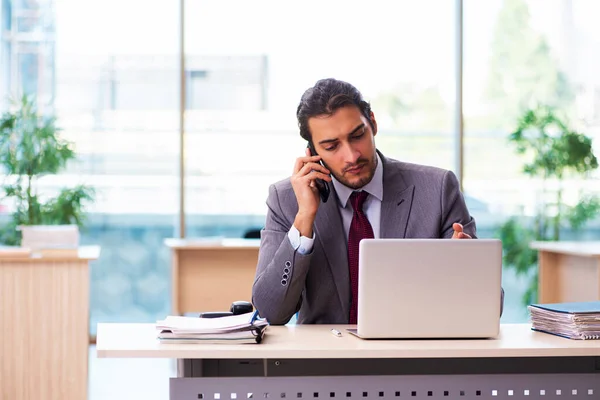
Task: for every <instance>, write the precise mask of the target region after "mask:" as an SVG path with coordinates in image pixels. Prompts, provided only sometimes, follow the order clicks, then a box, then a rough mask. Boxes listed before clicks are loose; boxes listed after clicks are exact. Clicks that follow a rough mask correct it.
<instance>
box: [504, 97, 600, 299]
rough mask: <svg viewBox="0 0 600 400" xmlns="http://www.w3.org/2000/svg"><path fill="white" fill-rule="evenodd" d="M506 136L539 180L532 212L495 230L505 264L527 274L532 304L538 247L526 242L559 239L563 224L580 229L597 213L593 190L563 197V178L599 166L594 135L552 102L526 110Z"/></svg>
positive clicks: (598, 205)
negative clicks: (578, 127)
mask: <svg viewBox="0 0 600 400" xmlns="http://www.w3.org/2000/svg"><path fill="white" fill-rule="evenodd" d="M509 141H510V142H511V143H512V144H513V145H514V146H515V148H516V151H517V153H518V154H520V155H523V157H525V158H526V159H527V162H526V163H525V164H524V166H523V173H524V174H525V175H527V176H530V177H532V178H537V179H541V181H542V193H541V195H540V196H538V198H539V199H540V201H539V202H538V204H536V210H535V215H534V216H533V218H532V217H526V216H524V215H520V216H513V217H511V218H510V219H508V220H507V221H506V222H505V223H504V224H502V226H501V227H500V228H499V232H498V234H499V237H500V239H501V240H502V243H503V247H504V254H503V258H504V265H505V267H507V268H513V269H514V270H515V271H516V274H517V275H518V276H524V277H525V278H526V279H527V280H528V289H527V290H526V292H525V294H524V296H523V299H522V301H523V303H524V304H531V303H532V302H535V301H537V292H538V268H537V252H536V251H535V250H533V249H531V248H530V247H529V244H530V243H531V242H532V241H537V240H554V241H557V240H560V238H561V229H563V228H565V227H570V228H571V229H572V230H578V229H580V228H582V227H583V226H584V225H585V224H586V222H588V221H589V220H590V219H592V218H594V217H595V216H596V215H598V213H599V212H600V201H599V200H598V198H597V197H595V196H592V195H590V194H586V193H579V196H578V199H577V201H576V203H575V204H566V202H565V201H564V198H563V192H564V186H565V185H564V181H565V179H567V178H576V177H578V178H584V177H585V176H586V175H588V174H589V173H590V172H591V171H593V170H595V169H597V168H598V160H597V159H596V156H595V155H594V152H593V149H592V140H591V139H590V138H589V137H588V136H586V135H584V134H582V133H579V132H577V131H575V130H574V129H572V128H570V127H569V126H568V125H567V123H566V122H565V119H564V118H563V117H561V116H560V115H559V113H558V112H557V111H556V110H554V109H553V108H550V107H538V108H535V109H529V110H526V111H525V112H524V113H523V114H522V116H521V117H520V118H519V120H518V124H517V129H516V130H515V131H514V132H513V133H511V134H510V136H509ZM549 183H552V185H549Z"/></svg>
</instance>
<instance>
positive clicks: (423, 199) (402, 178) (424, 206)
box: [252, 153, 475, 325]
mask: <svg viewBox="0 0 600 400" xmlns="http://www.w3.org/2000/svg"><path fill="white" fill-rule="evenodd" d="M380 156H381V159H382V161H383V201H382V204H381V226H380V237H381V238H451V237H452V234H453V229H452V224H453V223H454V222H459V223H461V224H462V225H463V227H464V231H465V232H466V233H468V234H469V235H471V236H472V237H473V238H475V221H474V220H473V218H472V217H471V216H470V215H469V211H468V210H467V207H466V205H465V202H464V199H463V196H462V194H461V193H460V189H459V185H458V180H457V179H456V176H455V175H454V174H453V173H452V172H451V171H446V170H443V169H439V168H434V167H428V166H422V165H416V164H409V163H405V162H400V161H396V160H392V159H388V158H385V157H383V155H382V154H381V153H380ZM330 187H331V190H332V193H331V196H330V198H329V201H328V202H326V203H323V204H321V205H320V206H319V209H318V211H317V215H316V219H315V222H314V232H315V242H314V247H313V251H312V252H311V253H310V254H306V255H302V254H300V253H298V252H297V251H296V250H294V248H293V247H292V245H291V244H290V241H289V239H288V237H287V235H288V232H289V230H290V228H291V227H292V224H293V222H294V218H295V216H296V213H297V211H298V203H297V201H296V197H295V195H294V191H293V189H292V185H291V183H290V180H289V179H285V180H283V181H280V182H277V183H275V184H273V185H271V187H270V188H269V196H268V198H267V206H268V212H267V219H266V224H265V227H264V229H263V230H262V231H261V244H260V251H259V256H258V266H257V270H256V278H255V281H254V285H253V288H252V302H253V303H254V306H255V307H256V309H257V310H258V312H259V314H260V315H261V316H262V317H264V318H266V319H267V320H268V321H269V322H270V323H271V324H274V325H278V324H285V323H287V322H288V321H289V320H290V318H291V317H292V316H293V315H294V314H295V313H296V312H297V311H299V314H298V323H314V324H319V323H320V324H335V323H337V324H347V323H348V321H349V312H350V301H351V289H350V278H349V272H348V256H347V244H346V236H345V233H344V232H343V229H344V228H343V224H342V218H341V216H340V212H339V205H338V198H337V195H336V194H335V191H334V188H333V185H330Z"/></svg>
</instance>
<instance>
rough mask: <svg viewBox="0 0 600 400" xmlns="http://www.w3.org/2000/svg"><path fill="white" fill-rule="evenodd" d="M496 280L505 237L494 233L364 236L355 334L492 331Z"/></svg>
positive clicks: (475, 334) (479, 334)
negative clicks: (485, 236)
mask: <svg viewBox="0 0 600 400" xmlns="http://www.w3.org/2000/svg"><path fill="white" fill-rule="evenodd" d="M501 278H502V243H501V241H500V240H497V239H474V240H451V239H364V240H362V241H361V242H360V251H359V287H358V326H357V328H358V335H359V336H360V337H364V338H485V337H495V336H497V335H498V332H499V328H500V291H501Z"/></svg>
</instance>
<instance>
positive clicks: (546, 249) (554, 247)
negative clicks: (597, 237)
mask: <svg viewBox="0 0 600 400" xmlns="http://www.w3.org/2000/svg"><path fill="white" fill-rule="evenodd" d="M530 246H531V248H532V249H536V250H537V251H538V263H539V277H538V279H539V281H538V287H539V295H538V301H539V302H540V303H561V302H569V301H593V300H600V242H563V241H558V242H532V243H531V245H530Z"/></svg>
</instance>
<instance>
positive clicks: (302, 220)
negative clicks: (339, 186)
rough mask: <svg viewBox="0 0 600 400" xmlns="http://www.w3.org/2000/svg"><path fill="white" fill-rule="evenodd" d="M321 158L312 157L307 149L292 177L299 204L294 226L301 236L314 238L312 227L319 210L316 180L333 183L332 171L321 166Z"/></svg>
mask: <svg viewBox="0 0 600 400" xmlns="http://www.w3.org/2000/svg"><path fill="white" fill-rule="evenodd" d="M320 159H321V157H320V156H311V155H310V150H309V149H306V155H305V156H304V157H298V158H297V159H296V164H295V165H294V173H293V174H292V177H291V179H290V180H291V183H292V188H293V189H294V194H295V195H296V201H297V202H298V214H296V219H295V220H294V226H295V227H296V229H298V231H299V232H300V235H302V236H306V237H312V235H313V233H312V225H313V222H314V220H315V215H316V214H317V209H318V208H319V203H320V199H319V190H318V189H317V185H316V183H315V179H323V180H324V181H327V182H331V177H330V176H329V174H330V171H329V170H328V169H327V168H325V167H324V166H322V165H321V164H319V160H320Z"/></svg>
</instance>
